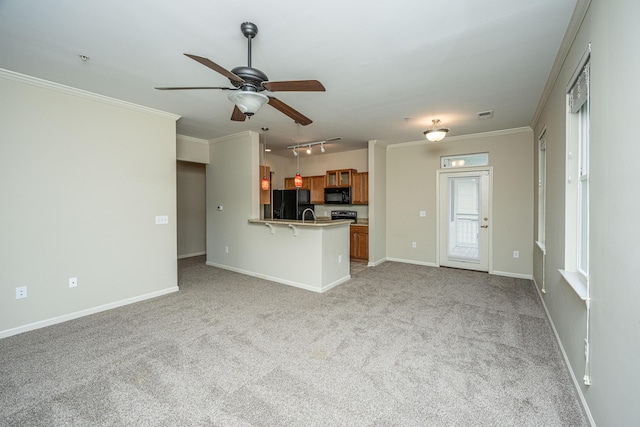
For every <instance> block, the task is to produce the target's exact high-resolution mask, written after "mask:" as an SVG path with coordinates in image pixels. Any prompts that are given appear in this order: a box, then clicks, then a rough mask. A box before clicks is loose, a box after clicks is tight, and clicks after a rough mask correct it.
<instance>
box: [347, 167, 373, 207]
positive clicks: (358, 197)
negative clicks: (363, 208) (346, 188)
mask: <svg viewBox="0 0 640 427" xmlns="http://www.w3.org/2000/svg"><path fill="white" fill-rule="evenodd" d="M351 182H352V184H353V185H352V186H351V203H352V204H354V205H368V204H369V172H360V173H358V172H355V173H353V174H352V175H351Z"/></svg>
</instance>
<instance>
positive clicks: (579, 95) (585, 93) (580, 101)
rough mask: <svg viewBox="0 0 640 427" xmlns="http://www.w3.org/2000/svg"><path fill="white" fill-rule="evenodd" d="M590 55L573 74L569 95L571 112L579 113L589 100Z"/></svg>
mask: <svg viewBox="0 0 640 427" xmlns="http://www.w3.org/2000/svg"><path fill="white" fill-rule="evenodd" d="M589 54H590V52H589V51H587V53H586V54H585V55H584V56H583V58H582V60H581V61H580V66H579V67H578V68H577V69H576V71H575V72H574V73H573V76H572V78H571V83H570V85H569V89H568V91H567V94H568V95H569V111H571V112H572V113H577V112H578V110H580V108H581V107H582V106H583V105H584V103H585V102H587V99H588V98H589Z"/></svg>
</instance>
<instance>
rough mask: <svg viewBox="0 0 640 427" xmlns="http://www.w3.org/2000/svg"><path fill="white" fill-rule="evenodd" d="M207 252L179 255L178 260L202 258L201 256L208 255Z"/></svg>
mask: <svg viewBox="0 0 640 427" xmlns="http://www.w3.org/2000/svg"><path fill="white" fill-rule="evenodd" d="M206 254H207V251H202V252H194V253H192V254H184V255H179V256H178V259H183V258H191V257H194V256H200V255H206Z"/></svg>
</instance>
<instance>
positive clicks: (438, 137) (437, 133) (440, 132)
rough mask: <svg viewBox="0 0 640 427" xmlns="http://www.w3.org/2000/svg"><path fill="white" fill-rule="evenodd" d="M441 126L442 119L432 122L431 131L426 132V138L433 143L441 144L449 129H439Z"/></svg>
mask: <svg viewBox="0 0 640 427" xmlns="http://www.w3.org/2000/svg"><path fill="white" fill-rule="evenodd" d="M438 126H440V119H433V120H431V129H429V130H426V131H424V132H423V133H424V136H425V138H427V139H428V140H429V141H431V142H439V141H442V140H443V139H444V137H445V136H447V132H449V129H447V128H438Z"/></svg>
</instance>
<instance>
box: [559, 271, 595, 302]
mask: <svg viewBox="0 0 640 427" xmlns="http://www.w3.org/2000/svg"><path fill="white" fill-rule="evenodd" d="M558 271H559V272H560V274H561V275H562V277H564V280H566V282H567V283H568V284H569V286H571V289H573V290H574V292H575V293H576V294H578V296H579V297H580V299H581V300H583V301H587V299H588V298H589V295H587V281H586V280H585V279H584V278H583V277H582V276H581V275H579V274H578V273H576V272H575V271H567V270H558Z"/></svg>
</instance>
